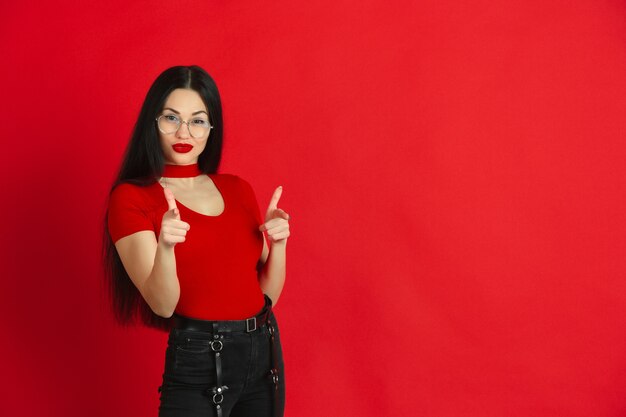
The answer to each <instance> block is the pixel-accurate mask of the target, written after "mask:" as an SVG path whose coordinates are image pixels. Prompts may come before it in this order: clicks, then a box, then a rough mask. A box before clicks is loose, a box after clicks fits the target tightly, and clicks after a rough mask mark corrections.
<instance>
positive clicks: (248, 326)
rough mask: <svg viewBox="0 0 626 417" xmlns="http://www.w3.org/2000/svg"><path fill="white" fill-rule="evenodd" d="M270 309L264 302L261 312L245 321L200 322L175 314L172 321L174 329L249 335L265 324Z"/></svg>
mask: <svg viewBox="0 0 626 417" xmlns="http://www.w3.org/2000/svg"><path fill="white" fill-rule="evenodd" d="M270 303H271V302H270ZM271 309H272V307H271V304H270V305H268V303H267V301H266V303H265V307H264V308H263V310H261V312H260V313H259V314H257V315H256V316H254V317H250V318H248V319H245V320H219V321H211V320H201V319H194V318H191V317H185V316H181V315H179V314H176V313H175V314H174V315H173V317H172V318H173V319H174V327H175V328H177V329H182V330H195V331H200V332H208V333H214V332H216V331H217V332H246V333H250V332H254V331H255V330H257V329H258V328H260V327H261V326H263V325H264V324H265V323H267V320H268V318H269V315H270V311H271Z"/></svg>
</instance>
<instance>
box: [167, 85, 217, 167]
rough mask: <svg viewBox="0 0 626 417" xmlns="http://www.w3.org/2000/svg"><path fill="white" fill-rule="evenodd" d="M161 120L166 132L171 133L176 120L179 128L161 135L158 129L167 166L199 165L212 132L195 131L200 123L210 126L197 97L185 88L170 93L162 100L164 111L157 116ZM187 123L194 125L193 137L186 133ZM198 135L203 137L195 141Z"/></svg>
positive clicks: (202, 103)
mask: <svg viewBox="0 0 626 417" xmlns="http://www.w3.org/2000/svg"><path fill="white" fill-rule="evenodd" d="M159 116H164V117H165V120H164V118H161V119H162V121H161V122H160V126H164V127H165V126H166V124H167V126H168V127H166V128H165V131H170V130H173V128H172V126H174V128H175V122H176V120H177V119H178V121H180V126H179V128H178V130H177V131H175V132H173V133H163V131H162V130H161V129H160V128H159V129H158V132H159V141H160V143H161V150H162V151H163V156H164V157H165V163H166V164H174V165H189V164H194V163H197V162H198V156H199V155H200V154H201V153H202V151H203V150H204V148H205V147H206V144H207V140H208V138H209V134H210V133H211V129H205V130H203V129H202V128H198V126H202V125H203V123H205V122H206V123H210V121H209V114H208V110H207V108H206V106H205V105H204V102H203V101H202V98H200V94H198V93H197V92H196V91H194V90H189V89H186V88H177V89H176V90H174V91H172V92H171V93H170V95H169V96H168V97H167V99H166V100H165V104H164V105H163V110H162V111H161V113H159ZM182 122H189V123H190V124H193V125H194V127H192V129H193V131H194V136H196V137H193V136H191V134H190V133H189V124H187V123H182ZM198 132H201V133H202V135H201V136H200V137H198Z"/></svg>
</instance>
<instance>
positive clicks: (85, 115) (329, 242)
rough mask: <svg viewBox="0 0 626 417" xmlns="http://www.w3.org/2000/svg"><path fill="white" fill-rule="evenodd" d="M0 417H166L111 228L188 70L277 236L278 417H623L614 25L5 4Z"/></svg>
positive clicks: (468, 10)
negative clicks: (201, 80)
mask: <svg viewBox="0 0 626 417" xmlns="http://www.w3.org/2000/svg"><path fill="white" fill-rule="evenodd" d="M2 9H3V17H2V24H1V25H0V40H1V48H2V50H1V51H0V52H1V56H2V61H3V65H2V66H1V68H0V75H1V77H0V79H1V80H2V84H3V88H2V98H1V100H0V115H1V117H2V120H3V123H2V128H3V130H2V136H3V139H4V150H3V152H2V153H1V155H2V164H1V165H0V169H1V170H2V171H1V174H2V178H3V199H2V204H1V205H0V207H1V210H2V211H1V218H2V219H3V220H4V225H3V227H2V239H1V242H2V243H1V248H2V257H3V270H4V274H3V275H4V279H3V283H4V285H3V291H2V294H3V300H2V303H0V309H1V310H0V313H1V314H2V317H3V318H4V319H3V321H4V325H3V327H2V328H3V339H2V341H3V342H2V343H1V345H0V354H1V355H2V358H3V360H2V362H3V372H2V379H1V380H2V387H0V396H1V398H2V400H1V401H2V409H3V411H2V414H3V415H11V416H13V415H15V416H18V415H19V416H35V415H37V416H39V415H47V416H87V415H88V416H147V415H156V408H157V406H158V396H157V387H158V385H159V384H160V378H161V373H162V366H163V359H164V349H165V342H166V334H165V333H160V332H158V331H154V330H147V329H142V328H131V329H124V328H121V327H118V326H116V325H115V324H114V323H113V321H112V318H111V315H110V313H109V311H108V310H107V309H108V305H107V304H106V302H105V301H106V300H105V299H104V298H103V296H102V293H103V290H102V288H101V281H102V272H101V268H100V264H99V250H100V243H99V239H100V225H101V219H102V215H103V209H104V204H105V196H106V194H107V192H108V190H109V187H110V185H111V182H112V180H113V176H114V174H115V172H116V170H117V169H118V167H119V163H120V161H121V157H122V153H123V150H124V148H125V146H126V143H127V141H128V138H129V134H130V130H131V128H132V125H133V123H134V120H135V118H136V116H137V114H138V111H139V107H140V105H141V102H142V100H143V97H144V95H145V93H146V91H147V89H148V87H149V85H150V84H151V82H152V81H153V80H154V78H155V77H156V76H157V75H158V74H159V73H160V72H161V71H162V70H164V69H165V68H167V67H169V66H171V65H179V64H198V65H201V66H203V67H204V68H206V69H207V70H208V71H209V73H211V74H212V75H213V76H214V78H215V80H216V81H217V84H218V86H219V88H220V92H221V94H222V99H223V105H224V115H225V149H224V159H223V164H222V167H221V172H231V173H236V174H238V175H240V176H242V177H244V178H246V179H247V180H248V181H250V183H251V184H252V185H253V187H254V188H255V190H256V193H257V198H258V200H259V205H260V207H261V211H262V212H263V213H264V212H265V208H266V206H267V203H268V202H269V198H270V196H271V193H272V191H273V190H274V187H276V186H277V185H281V184H282V185H283V187H284V192H283V197H282V199H281V202H280V204H279V206H280V207H282V208H284V209H285V210H286V211H287V212H289V213H290V214H291V216H292V220H291V222H290V224H291V230H292V236H291V237H290V239H289V244H288V277H287V284H286V286H285V290H284V292H283V296H282V298H281V300H280V302H279V303H278V306H277V315H278V319H279V321H280V324H281V330H282V335H283V336H282V337H283V344H284V349H285V361H286V372H287V375H286V380H287V404H286V415H287V416H300V417H307V416H319V415H335V416H380V415H384V416H391V415H420V416H436V417H440V416H441V417H443V416H477V417H478V416H480V417H485V416H494V417H496V416H497V417H499V416H625V415H626V372H625V371H626V353H625V352H626V332H625V330H626V314H625V313H626V303H625V302H626V281H625V280H624V278H625V272H626V260H625V257H624V254H625V249H626V245H625V232H626V218H625V210H624V209H625V197H624V185H625V183H626V181H625V180H626V168H625V167H624V160H625V156H626V146H625V145H624V137H625V135H624V133H625V127H626V122H625V120H624V117H623V113H624V108H625V106H624V105H625V104H626V53H625V47H626V42H625V35H626V18H625V16H626V7H625V4H624V3H623V2H622V1H606V0H587V1H584V0H568V1H555V0H548V1H546V0H542V1H539V0H536V1H530V0H524V1H522V0H518V1H507V2H500V1H491V2H490V1H473V2H467V1H455V2H453V1H438V0H431V1H420V2H409V1H397V2H383V1H351V2H345V1H330V0H324V1H316V2H292V1H272V2H264V1H230V2H222V1H180V2H174V3H172V2H164V1H160V2H156V1H133V2H125V1H119V0H109V1H106V2H95V3H89V2H78V1H75V2H72V1H65V0H61V1H56V2H41V3H36V2H32V1H31V2H29V1H25V2H12V3H7V4H3V5H2Z"/></svg>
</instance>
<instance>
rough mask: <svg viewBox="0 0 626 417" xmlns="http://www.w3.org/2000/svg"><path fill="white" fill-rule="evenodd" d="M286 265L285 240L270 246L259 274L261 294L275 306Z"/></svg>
mask: <svg viewBox="0 0 626 417" xmlns="http://www.w3.org/2000/svg"><path fill="white" fill-rule="evenodd" d="M286 265H287V239H284V240H282V241H280V242H274V243H272V244H271V245H270V252H269V255H268V257H267V261H266V262H265V265H263V268H262V269H261V272H260V274H259V284H260V286H261V290H262V291H263V293H265V294H267V295H268V296H269V297H270V298H271V299H272V305H273V306H275V305H276V303H277V302H278V298H279V297H280V293H281V292H282V291H283V286H284V285H285V275H286V270H287V268H286Z"/></svg>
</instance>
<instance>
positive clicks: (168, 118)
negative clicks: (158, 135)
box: [164, 114, 178, 123]
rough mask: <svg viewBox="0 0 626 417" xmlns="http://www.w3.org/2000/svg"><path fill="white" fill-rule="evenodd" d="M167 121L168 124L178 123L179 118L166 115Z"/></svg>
mask: <svg viewBox="0 0 626 417" xmlns="http://www.w3.org/2000/svg"><path fill="white" fill-rule="evenodd" d="M164 118H165V120H167V121H168V122H172V123H178V117H176V116H174V115H173V114H166V115H165V116H164Z"/></svg>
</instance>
